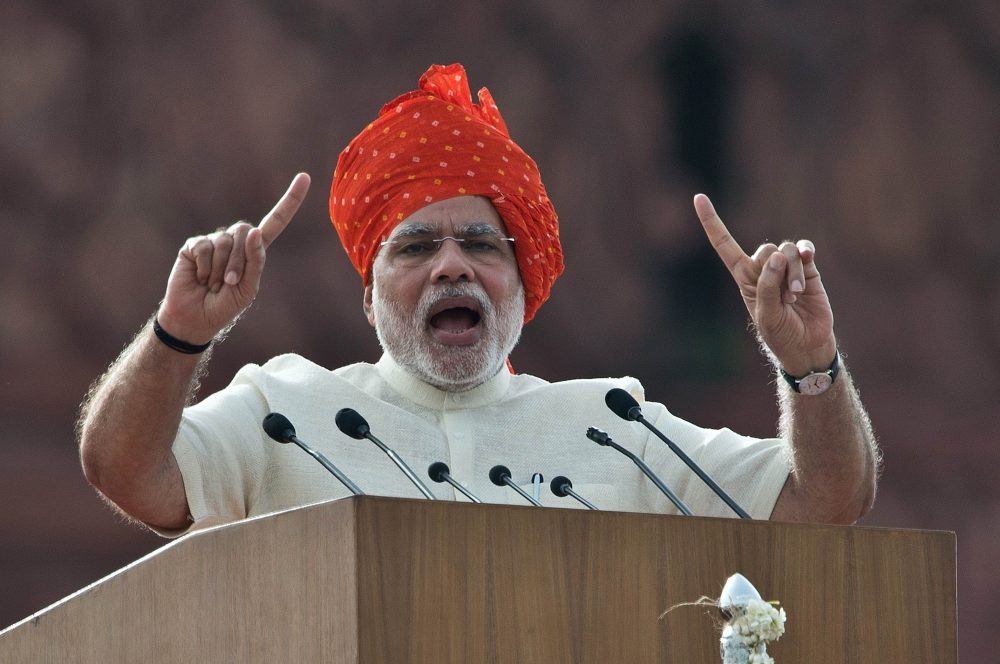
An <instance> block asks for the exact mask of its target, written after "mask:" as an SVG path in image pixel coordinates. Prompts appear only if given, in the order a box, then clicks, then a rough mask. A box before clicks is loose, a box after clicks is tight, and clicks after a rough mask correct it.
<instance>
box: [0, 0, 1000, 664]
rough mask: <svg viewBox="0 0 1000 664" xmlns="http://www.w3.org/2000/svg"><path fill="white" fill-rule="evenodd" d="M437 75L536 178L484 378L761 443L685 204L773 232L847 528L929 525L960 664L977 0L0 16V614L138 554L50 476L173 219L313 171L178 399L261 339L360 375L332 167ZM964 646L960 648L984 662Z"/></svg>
mask: <svg viewBox="0 0 1000 664" xmlns="http://www.w3.org/2000/svg"><path fill="white" fill-rule="evenodd" d="M456 61H458V62H462V63H463V64H464V65H465V66H466V68H467V70H468V72H469V76H470V79H471V81H472V83H473V85H474V87H475V88H478V87H479V86H482V85H487V86H488V87H489V88H490V90H491V91H492V92H493V95H494V96H495V97H496V99H497V102H498V105H499V106H500V109H501V111H502V112H503V114H504V116H505V118H506V121H507V124H508V126H509V127H510V130H511V135H512V136H513V138H514V139H515V140H516V141H518V142H519V143H520V144H521V145H522V146H523V147H524V148H525V149H526V150H527V151H528V153H529V154H531V155H532V156H533V157H534V158H535V159H536V160H537V162H538V163H539V165H540V167H541V169H542V173H543V175H544V178H545V182H546V185H547V187H548V190H549V193H550V195H551V197H552V199H553V201H554V203H555V206H556V209H557V210H558V212H559V214H560V217H561V222H562V235H563V241H564V248H565V252H566V264H567V269H566V272H565V274H564V276H563V277H562V278H561V280H560V281H559V282H557V284H556V286H555V289H554V292H553V299H552V300H551V301H550V302H549V303H548V304H547V305H546V306H545V307H543V308H542V310H541V312H540V313H539V315H538V317H537V318H536V320H535V321H534V322H532V323H531V324H530V325H529V326H528V327H527V329H526V331H525V335H524V338H523V341H522V343H521V346H519V348H518V349H517V350H516V351H515V352H514V355H513V362H514V364H515V366H516V367H517V368H518V369H519V370H520V371H522V372H526V373H532V374H535V375H539V376H542V377H545V378H548V379H550V380H557V379H563V378H570V377H584V376H607V375H615V376H618V375H624V374H628V375H633V376H636V377H638V378H640V379H641V380H642V381H643V382H644V384H645V386H646V389H647V395H648V397H649V398H650V399H652V400H656V401H661V402H663V403H665V404H667V406H668V407H669V408H670V409H671V410H672V411H673V412H675V413H676V414H678V415H680V416H682V417H684V418H686V419H688V420H691V421H694V422H696V423H699V424H701V425H704V426H713V427H715V426H729V427H731V428H733V429H735V430H737V431H740V432H742V433H746V434H753V435H758V436H767V435H771V434H772V433H773V432H774V431H775V423H776V419H777V409H776V406H775V402H774V387H773V380H772V376H771V373H770V370H769V368H768V366H767V363H766V361H765V360H764V358H763V357H762V356H761V354H760V353H759V352H758V350H757V348H756V343H755V341H754V339H753V336H752V334H751V333H749V332H748V330H747V316H746V312H745V310H744V309H743V305H742V302H741V300H740V297H739V294H738V292H737V291H736V289H735V287H734V286H733V284H732V282H731V280H730V277H729V275H728V273H727V272H726V271H725V269H724V268H723V267H722V265H721V263H720V262H719V261H718V259H717V257H716V256H715V254H714V252H713V251H712V250H711V248H710V247H709V245H708V243H707V241H706V240H705V238H704V236H703V234H702V231H701V228H700V225H699V223H698V221H697V218H696V217H695V215H694V212H693V209H692V207H691V202H690V201H691V197H692V195H693V194H694V193H695V192H698V191H705V192H707V193H709V194H710V195H711V196H712V198H713V200H714V201H715V203H716V206H717V208H718V209H719V212H720V214H721V215H722V217H723V219H725V220H726V222H727V224H728V225H729V227H730V229H731V230H732V232H733V234H734V235H735V236H736V238H737V239H738V240H739V241H740V242H741V243H742V244H743V245H744V247H745V248H746V249H747V250H748V251H752V250H753V248H754V247H755V246H756V245H757V244H758V243H760V242H762V241H765V240H772V241H781V240H783V239H788V238H792V239H796V238H800V237H808V238H810V239H812V240H813V241H814V242H815V243H816V246H817V262H818V265H819V267H820V269H821V271H822V274H823V279H824V282H825V284H826V286H827V289H828V291H829V292H830V295H831V298H832V300H833V304H834V312H835V314H836V316H837V323H836V329H837V333H838V337H839V340H840V343H841V347H842V349H843V351H844V353H845V356H846V360H847V363H848V364H849V365H850V367H851V370H852V372H853V375H854V378H855V381H856V382H857V384H858V386H859V387H860V389H861V392H862V395H863V398H864V401H865V403H866V404H867V407H868V409H869V411H870V414H871V418H872V421H873V422H874V425H875V428H876V431H877V433H878V435H879V438H880V441H881V444H882V446H883V448H884V452H885V472H884V476H883V480H882V484H881V490H880V493H879V496H878V500H877V502H876V504H875V508H874V510H873V511H872V512H871V514H870V515H869V516H867V517H866V518H865V519H864V520H863V521H862V524H863V525H868V526H888V527H896V528H899V527H902V528H929V529H943V530H951V531H955V532H957V534H958V560H959V580H958V581H959V584H958V587H959V605H960V621H959V633H960V651H961V656H962V659H963V660H964V661H968V662H984V661H995V657H996V654H995V652H994V650H993V648H992V647H991V645H995V628H996V626H995V620H994V619H992V615H993V613H994V611H995V604H996V597H997V596H998V595H1000V578H998V575H997V573H996V571H995V569H996V561H997V559H998V558H1000V528H998V526H1000V482H998V480H1000V460H998V457H1000V455H998V454H997V451H998V449H1000V444H998V443H1000V418H998V416H997V404H998V397H997V394H996V382H997V379H996V376H997V375H998V372H1000V270H998V268H997V265H998V262H1000V225H998V223H997V222H998V221H1000V187H998V181H1000V177H998V176H1000V168H998V166H1000V158H998V146H1000V112H998V110H997V109H998V108H1000V5H998V4H997V3H996V2H992V1H990V0H964V1H963V2H958V3H949V2H944V1H941V2H937V1H933V0H924V1H919V0H913V1H910V2H887V3H861V2H855V3H825V2H824V3H820V2H812V3H810V2H779V1H777V0H773V1H770V2H753V1H750V2H739V3H736V2H722V1H718V2H714V1H704V0H703V1H699V2H667V1H664V2H658V3H656V2H621V3H608V2H602V1H597V0H588V1H573V2H571V1H570V0H494V1H491V2H483V3H473V2H461V1H457V0H456V1H453V2H437V3H416V2H414V3H403V2H400V1H399V0H396V1H385V0H365V1H361V0H331V1H327V2H323V1H321V0H273V1H264V0H259V1H256V2H245V3H241V2H235V1H234V2H215V1H208V2H169V3H165V2H160V3H152V2H136V1H134V0H74V1H72V2H69V1H65V2H44V1H34V2H28V1H26V0H8V1H7V2H4V3H3V4H2V5H0V232H2V239H3V249H2V252H3V253H2V256H3V259H2V261H0V413H2V416H3V420H4V421H5V422H6V424H5V425H4V433H3V435H2V437H0V627H3V626H6V625H9V624H11V623H13V622H15V621H17V620H20V619H21V618H24V617H26V616H27V615H29V614H31V613H32V612H34V611H37V610H39V609H42V608H43V607H45V606H47V605H49V604H50V603H52V602H54V601H56V600H58V599H60V598H62V597H64V596H65V595H67V594H69V593H71V592H74V591H76V590H78V589H79V588H81V587H83V586H85V585H87V584H89V583H91V582H93V581H96V580H97V579H99V578H101V577H102V576H104V575H106V574H108V573H110V572H112V571H114V570H116V569H117V568H119V567H121V566H122V565H125V564H127V563H129V562H132V561H133V560H135V559H136V558H138V557H139V556H141V555H143V554H144V553H146V552H148V551H151V550H153V549H155V548H157V547H159V546H161V545H162V544H164V541H163V540H161V539H159V538H157V537H156V536H154V535H151V534H149V533H147V532H144V531H143V530H141V529H139V528H137V527H135V526H131V525H128V524H126V523H125V522H124V521H123V520H122V519H121V518H120V517H118V516H116V515H115V514H114V513H113V512H112V511H111V510H109V509H108V508H106V507H105V506H104V505H103V504H102V503H101V501H100V499H99V498H98V497H97V496H96V495H95V493H94V492H93V491H92V490H91V489H90V488H89V486H88V485H87V484H86V482H85V480H84V478H83V476H82V473H81V472H80V470H79V464H78V459H77V449H76V442H75V440H74V433H73V426H74V420H75V418H76V414H77V409H78V405H79V403H80V401H81V400H82V399H83V397H84V394H85V393H86V391H87V389H88V386H89V384H90V383H91V382H92V381H93V380H94V379H95V378H97V376H98V375H99V374H100V373H101V372H102V371H103V370H104V369H105V367H107V365H108V364H109V363H110V362H111V361H112V360H114V358H115V357H116V356H117V355H118V353H119V352H120V351H121V349H122V347H123V346H124V345H125V343H126V342H127V341H128V340H129V339H130V337H131V336H132V335H133V334H134V333H135V331H136V330H137V329H138V328H139V327H140V326H141V324H142V323H143V321H145V320H146V319H147V317H148V316H149V315H150V314H151V313H152V312H153V311H154V309H155V307H156V306H157V302H158V301H159V299H160V297H161V296H162V293H163V290H164V286H165V282H166V277H167V274H168V272H169V270H170V266H171V264H172V262H173V258H174V255H175V253H176V251H177V249H178V248H179V247H180V245H181V243H182V242H183V240H184V239H185V238H186V237H188V236H190V235H196V234H201V233H204V232H208V231H211V230H214V229H215V228H216V227H219V226H226V225H229V224H230V223H232V222H233V221H235V220H236V219H239V218H248V219H259V218H260V216H261V215H263V214H264V213H266V212H267V211H268V210H269V209H270V207H271V205H272V204H273V202H274V201H275V200H276V199H277V198H278V197H279V196H280V194H281V193H282V192H283V191H284V189H285V187H286V186H287V184H288V182H289V180H290V179H291V177H292V176H293V175H294V174H295V173H296V172H297V171H299V170H304V171H308V172H309V173H311V174H312V176H313V189H312V191H311V192H310V195H309V197H308V199H307V200H306V202H305V205H304V206H303V208H302V210H301V211H300V213H299V215H298V216H297V217H296V219H295V221H294V222H293V223H292V225H291V226H290V227H289V228H288V230H287V231H286V232H285V233H284V235H282V237H281V238H280V240H279V241H278V242H277V243H275V245H274V246H273V247H272V250H271V251H270V252H269V255H268V264H267V270H266V271H265V274H264V280H263V286H262V289H261V292H260V295H259V296H258V298H257V303H256V304H255V305H254V307H253V309H252V310H251V312H250V313H249V314H248V315H247V316H246V317H245V319H244V320H243V321H242V322H241V323H240V325H239V326H238V327H237V328H236V329H235V330H234V331H233V333H232V334H231V336H230V338H229V340H228V341H227V342H226V343H225V344H224V345H222V346H221V347H219V348H218V349H217V352H216V354H215V358H214V360H213V362H212V365H211V370H210V374H209V376H208V378H207V380H206V381H205V384H204V389H205V390H215V389H218V388H220V387H222V386H223V385H225V384H226V383H227V382H228V380H229V379H230V377H231V376H232V374H233V373H234V371H235V370H236V369H237V368H238V367H239V366H240V365H242V364H243V363H246V362H262V361H264V360H266V359H267V358H269V357H271V356H273V355H275V354H278V353H281V352H286V351H292V352H297V353H300V354H303V355H305V356H308V357H309V358H311V359H313V360H314V361H316V362H319V363H320V364H323V365H325V366H328V367H331V368H332V367H337V366H340V365H343V364H345V363H350V362H355V361H374V360H376V359H377V357H378V355H379V350H378V346H377V344H376V342H375V338H374V334H373V333H372V331H371V330H370V328H369V327H368V325H367V323H366V322H365V320H364V318H363V317H362V314H361V288H360V282H359V279H358V277H357V275H356V274H355V273H354V272H353V270H352V268H351V267H350V265H349V264H348V261H347V260H346V257H345V256H344V254H343V251H342V250H341V248H340V246H339V244H338V242H337V238H336V234H335V233H334V232H333V230H332V228H331V227H330V225H329V219H328V216H327V212H326V198H327V194H328V187H329V181H330V175H331V174H332V171H333V168H334V165H335V163H336V159H337V154H338V152H339V151H340V150H341V149H342V148H343V146H344V145H346V143H347V142H348V141H349V140H350V139H351V138H352V137H353V136H354V135H355V134H356V133H357V132H358V131H359V130H360V129H361V128H362V127H363V126H364V125H365V124H366V123H367V122H369V121H370V120H372V119H374V117H375V115H376V113H377V111H378V109H379V108H380V106H381V104H382V103H384V102H386V101H388V100H389V99H391V98H392V97H394V96H396V95H397V94H399V93H402V92H404V91H407V90H411V89H414V88H415V87H416V82H417V79H418V77H419V76H420V75H421V74H422V73H423V71H424V70H425V69H426V68H427V66H428V65H430V64H431V63H441V64H447V63H450V62H456ZM988 648H989V649H988Z"/></svg>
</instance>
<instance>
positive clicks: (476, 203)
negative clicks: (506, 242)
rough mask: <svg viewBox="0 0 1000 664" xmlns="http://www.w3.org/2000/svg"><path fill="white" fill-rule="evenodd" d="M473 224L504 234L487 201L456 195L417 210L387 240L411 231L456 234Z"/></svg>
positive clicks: (500, 223) (494, 212)
mask: <svg viewBox="0 0 1000 664" xmlns="http://www.w3.org/2000/svg"><path fill="white" fill-rule="evenodd" d="M473 225H475V226H482V225H487V226H490V227H492V228H496V229H497V230H499V231H500V232H501V233H503V234H506V233H507V227H506V225H505V224H504V223H503V219H502V218H501V217H500V215H499V214H498V213H497V211H496V208H494V207H493V204H492V203H491V202H490V201H489V199H488V198H485V197H483V196H457V197H455V198H449V199H446V200H443V201H438V202H436V203H431V204H430V205H427V206H425V207H422V208H420V209H419V210H417V211H416V212H414V213H413V214H411V215H410V216H409V217H407V218H406V219H403V221H401V222H399V224H398V225H397V226H396V227H395V228H394V229H393V230H392V233H390V237H391V236H396V235H398V234H400V233H405V232H406V231H407V230H415V229H420V230H428V231H431V232H433V231H439V232H441V233H445V234H447V233H456V232H459V231H461V230H462V229H465V228H467V227H469V226H473Z"/></svg>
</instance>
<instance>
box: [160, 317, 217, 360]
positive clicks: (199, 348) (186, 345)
mask: <svg viewBox="0 0 1000 664" xmlns="http://www.w3.org/2000/svg"><path fill="white" fill-rule="evenodd" d="M153 334H155V335H156V338H157V339H159V341H160V342H161V343H162V344H163V345H165V346H167V347H168V348H171V349H173V350H175V351H177V352H178V353H184V354H185V355H199V354H201V353H204V352H205V351H206V350H208V349H209V348H210V347H211V346H212V343H213V341H214V339H213V340H211V341H209V342H208V343H204V344H195V343H191V342H190V341H185V340H184V339H179V338H177V337H175V336H174V335H172V334H170V332H169V331H167V330H166V329H164V328H163V326H161V325H160V320H159V316H154V317H153Z"/></svg>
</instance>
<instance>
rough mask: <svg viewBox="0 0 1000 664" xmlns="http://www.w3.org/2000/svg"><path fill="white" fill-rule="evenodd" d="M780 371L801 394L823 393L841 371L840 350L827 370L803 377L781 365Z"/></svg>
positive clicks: (813, 394)
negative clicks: (793, 373) (790, 372)
mask: <svg viewBox="0 0 1000 664" xmlns="http://www.w3.org/2000/svg"><path fill="white" fill-rule="evenodd" d="M778 371H780V372H781V377H782V378H784V379H785V380H786V381H788V384H789V385H791V386H792V389H793V390H795V391H796V392H798V393H799V394H806V395H809V396H815V395H817V394H823V393H824V392H826V391H827V390H828V389H830V386H831V385H833V381H835V380H837V374H838V373H840V351H837V354H836V355H834V356H833V364H831V365H830V368H829V369H827V370H826V371H814V372H812V373H811V374H809V375H808V376H804V377H802V378H796V377H795V376H792V375H791V374H789V373H788V372H787V371H785V370H784V369H781V368H780V367H779V369H778Z"/></svg>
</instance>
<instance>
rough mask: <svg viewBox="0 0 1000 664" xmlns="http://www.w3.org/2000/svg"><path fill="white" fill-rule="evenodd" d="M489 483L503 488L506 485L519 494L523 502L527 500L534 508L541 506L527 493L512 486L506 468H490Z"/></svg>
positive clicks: (508, 471)
mask: <svg viewBox="0 0 1000 664" xmlns="http://www.w3.org/2000/svg"><path fill="white" fill-rule="evenodd" d="M490 481H491V482H493V483H494V484H496V485H497V486H503V485H505V484H506V485H507V486H509V487H510V488H511V489H513V490H514V491H517V492H518V493H519V494H521V496H522V497H524V499H525V500H527V501H528V502H529V503H531V504H532V505H534V506H535V507H541V506H542V504H541V503H540V502H538V501H537V500H535V499H534V498H532V497H531V496H529V495H528V492H527V491H525V490H524V489H522V488H521V487H519V486H518V485H516V484H514V481H513V480H512V479H510V468H508V467H507V466H493V467H492V468H490Z"/></svg>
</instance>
